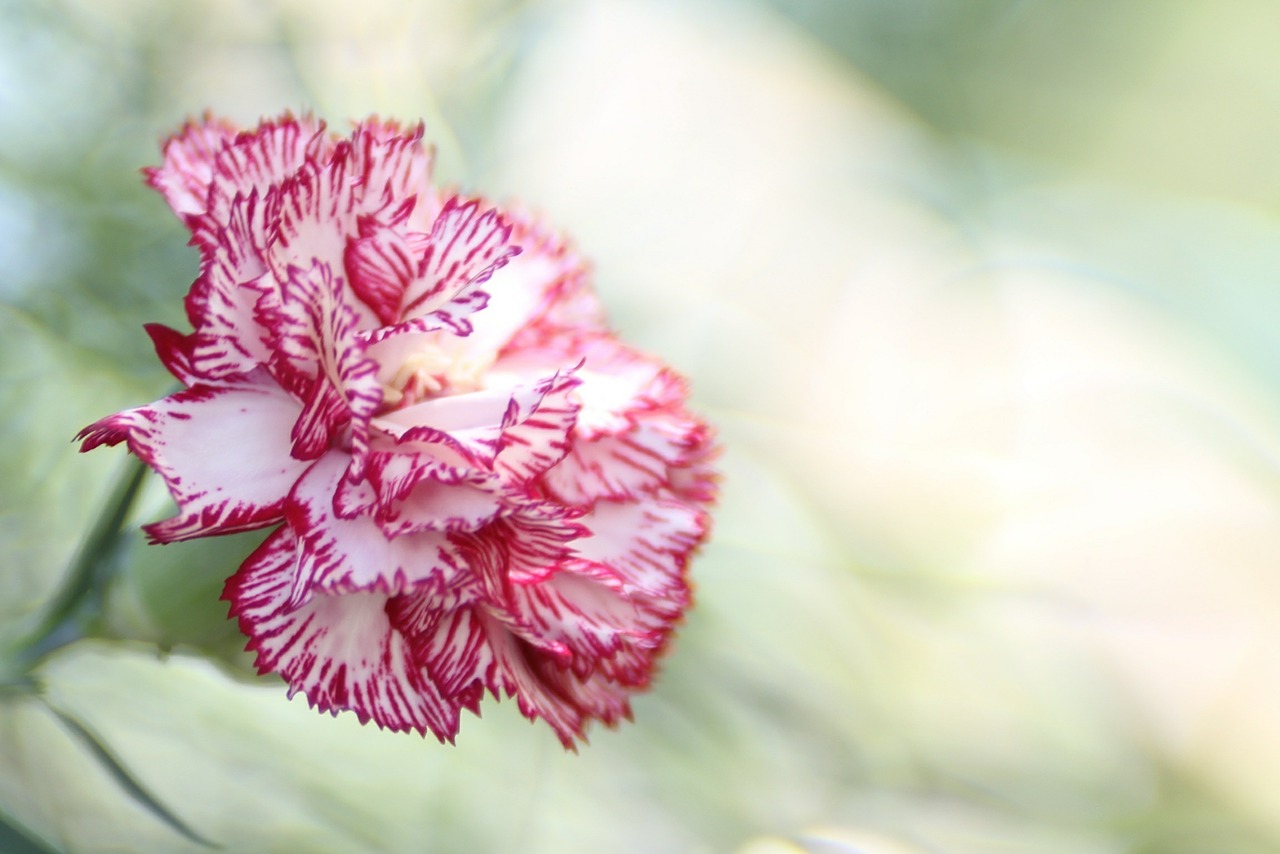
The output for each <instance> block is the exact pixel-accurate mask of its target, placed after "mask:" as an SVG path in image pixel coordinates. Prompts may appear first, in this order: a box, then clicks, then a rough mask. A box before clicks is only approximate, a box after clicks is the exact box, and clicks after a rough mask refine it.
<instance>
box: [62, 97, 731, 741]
mask: <svg viewBox="0 0 1280 854" xmlns="http://www.w3.org/2000/svg"><path fill="white" fill-rule="evenodd" d="M430 173H431V154H430V151H429V150H428V149H427V148H426V147H425V146H424V145H423V143H422V128H421V127H420V126H418V127H414V128H402V127H400V126H399V125H396V124H394V123H392V122H385V121H379V120H369V121H366V122H363V123H361V124H359V125H357V126H356V127H355V129H354V131H353V132H352V133H351V135H350V136H348V137H345V138H336V137H334V136H331V135H330V134H328V133H327V131H326V129H325V127H324V125H323V124H322V123H320V122H318V121H315V120H313V119H310V118H293V117H291V116H288V115H286V116H284V117H282V118H279V119H277V120H274V121H267V122H264V123H262V124H261V125H260V126H259V127H258V128H257V129H256V130H252V131H244V132H241V131H238V130H236V129H235V128H234V127H232V126H231V125H229V124H228V123H226V122H222V121H216V120H214V119H212V118H209V117H205V119H204V120H202V121H199V122H193V123H189V124H188V125H186V126H185V127H184V128H183V129H182V130H181V131H180V132H179V133H178V134H177V135H176V136H174V137H173V138H172V139H170V140H169V141H168V143H167V144H166V145H165V149H164V162H163V164H162V165H161V166H159V167H156V168H154V169H151V170H148V172H147V178H148V181H149V183H150V184H151V186H153V187H154V188H155V189H157V190H158V191H159V192H160V193H161V194H162V195H163V196H164V198H165V200H166V201H167V202H168V204H169V206H170V207H171V208H172V209H173V211H174V213H175V214H177V215H178V216H179V217H180V218H181V219H182V220H183V222H184V223H185V224H186V225H187V227H188V228H189V229H190V231H191V234H192V242H193V243H194V244H195V246H196V247H197V248H198V249H199V251H200V256H201V267H200V275H199V277H198V278H197V279H196V281H195V282H194V284H193V285H192V287H191V291H190V293H189V294H188V295H187V299H186V309H187V315H188V318H189V320H190V322H191V325H192V327H193V331H192V332H191V333H188V334H183V333H181V332H177V331H175V330H173V329H169V328H167V327H163V326H151V327H148V332H149V333H150V335H151V338H152V340H153V341H154V343H155V347H156V352H157V354H158V355H159V357H160V359H161V360H162V361H163V363H164V364H165V366H166V367H167V368H168V369H169V371H170V372H172V373H173V375H174V376H175V377H177V378H178V379H179V380H180V381H181V382H182V383H183V385H184V386H185V388H184V389H183V390H181V391H179V392H177V393H175V394H173V395H170V396H169V397H167V398H164V399H163V400H160V401H157V402H156V403H153V404H151V405H149V406H142V407H138V408H136V409H130V410H126V411H124V412H120V413H117V414H115V415H111V416H108V417H107V418H104V419H102V420H101V421H98V422H97V423H95V424H93V425H91V426H90V427H88V428H86V429H85V430H84V431H83V433H82V434H81V438H82V439H83V440H84V444H83V449H84V450H89V449H92V448H94V447H97V446H99V445H103V444H108V445H113V444H116V443H118V442H121V441H123V442H126V443H127V444H128V447H129V449H130V450H131V451H132V452H133V453H134V454H136V455H137V456H138V457H140V458H141V459H142V460H144V461H145V462H146V463H147V464H148V465H149V466H151V467H152V468H153V469H155V471H156V472H158V473H159V474H160V475H161V476H162V477H163V478H164V479H165V482H166V483H167V485H168V487H169V490H170V492H171V493H172V495H173V497H174V499H175V500H176V502H177V504H178V508H179V512H178V514H177V515H176V516H175V517H174V518H172V519H168V520H165V521H162V522H158V523H155V524H153V525H150V526H148V527H147V531H148V533H149V534H150V536H151V537H152V539H153V540H154V541H156V542H162V543H167V542H175V541H178V540H185V539H190V538H193V537H202V536H208V535H214V534H225V533H230V532H234V531H244V530H250V529H256V528H264V527H271V526H275V530H274V531H273V532H272V533H271V534H270V535H269V536H268V537H267V539H266V540H265V542H263V544H262V546H261V547H260V548H258V549H257V550H256V551H255V552H254V553H253V554H252V555H250V556H249V557H248V558H247V559H246V560H245V562H244V564H243V565H242V566H241V567H240V569H239V571H238V572H236V574H235V575H234V576H232V577H231V578H230V579H229V580H228V582H227V585H226V590H225V593H224V597H225V598H226V599H227V600H229V601H230V605H231V613H232V615H233V616H234V617H236V618H237V619H238V620H239V624H240V627H241V629H242V631H243V632H244V633H245V634H246V635H247V636H248V638H249V642H248V647H249V649H251V650H252V651H254V652H255V653H256V655H257V666H258V668H259V670H260V671H261V672H264V673H265V672H269V671H274V672H277V673H279V674H280V675H281V676H283V677H284V679H285V680H286V681H287V682H288V683H289V686H290V693H291V694H292V693H295V692H302V693H303V694H305V695H306V697H307V699H308V700H309V701H310V702H311V704H312V705H313V706H315V707H316V708H318V709H320V710H323V711H329V712H332V713H334V714H336V713H337V712H339V711H342V710H350V711H353V712H355V714H356V715H357V716H358V717H359V718H360V720H361V721H368V720H372V721H374V722H376V723H377V724H378V725H379V726H382V727H386V728H388V729H392V730H417V731H418V732H421V733H424V734H425V733H426V732H431V733H433V734H435V735H436V736H437V737H439V738H440V739H441V740H446V739H448V740H452V739H453V737H454V735H455V734H456V732H457V730H458V725H459V714H460V711H461V710H462V709H464V708H465V709H469V710H471V711H473V712H477V713H478V709H479V703H480V701H481V699H482V697H483V695H484V694H485V693H491V694H493V695H494V696H495V697H496V696H502V695H506V696H514V697H515V698H516V700H517V702H518V703H519V706H520V709H521V711H522V712H523V713H524V714H525V715H527V716H528V717H530V718H542V719H543V720H545V721H546V722H547V723H549V724H550V725H551V726H552V728H553V729H554V730H555V731H556V733H557V735H558V736H559V737H560V739H561V740H562V741H563V742H564V744H565V745H566V746H570V747H571V746H572V745H573V744H574V742H575V739H577V738H580V737H582V736H583V734H584V727H585V726H586V724H587V723H588V722H590V721H591V720H599V721H603V722H604V723H606V724H612V723H614V722H616V721H618V720H619V719H620V718H623V717H627V716H629V714H630V709H629V705H628V699H629V697H630V695H631V694H632V693H633V692H635V691H636V690H639V689H643V688H644V687H646V686H647V685H648V684H649V682H650V679H651V678H652V675H653V672H654V665H655V661H656V659H657V658H658V656H659V655H660V654H661V652H662V651H663V649H664V647H665V645H666V644H667V641H668V640H669V638H670V636H671V632H672V630H673V627H674V626H675V624H676V623H677V621H678V620H679V618H680V617H681V615H682V613H683V611H684V610H685V608H686V607H687V606H688V605H689V601H690V593H689V584H688V580H687V564H688V561H689V559H690V555H691V554H692V552H693V550H694V549H695V548H696V547H697V546H698V545H699V544H700V543H701V542H702V540H703V539H704V538H705V536H706V533H707V527H708V516H707V510H708V507H709V505H710V503H711V502H712V500H713V499H714V495H715V477H714V474H713V472H712V470H711V467H710V461H711V458H712V456H713V454H714V445H713V441H712V436H711V432H710V430H709V429H708V427H707V426H706V425H705V424H704V423H703V422H702V421H700V420H699V419H698V418H697V417H695V416H693V415H691V414H690V413H689V412H688V411H687V410H686V409H685V406H684V401H685V397H686V387H685V383H684V381H683V380H682V379H681V378H680V377H679V376H677V375H676V374H674V373H673V372H672V371H670V370H669V369H668V368H666V367H664V366H663V365H662V364H661V363H659V362H658V361H656V360H654V359H652V358H650V357H648V356H645V355H643V354H641V353H639V352H637V351H635V350H633V349H631V348H629V347H627V346H626V345H625V344H623V343H621V342H620V341H618V340H617V339H616V338H615V337H614V336H613V334H612V333H611V332H610V331H609V329H608V327H607V326H606V324H605V320H604V313H603V311H602V309H601V306H600V304H599V302H598V301H597V299H596V297H595V296H594V294H593V293H592V290H591V288H590V284H589V279H588V271H587V268H586V266H585V264H584V262H583V261H582V259H581V258H579V257H578V255H577V254H576V253H575V252H574V251H573V250H572V249H571V248H570V247H569V246H568V245H567V244H566V243H565V242H564V241H563V240H561V239H560V238H559V237H558V236H557V235H556V234H555V233H554V232H552V231H550V230H548V229H546V228H545V227H544V226H542V225H541V224H540V223H538V222H537V221H535V220H534V219H532V218H530V217H528V216H526V215H524V214H523V213H520V212H518V211H510V210H500V209H498V208H496V207H494V206H492V205H490V204H488V203H487V202H485V201H484V200H483V199H479V198H469V197H466V196H462V195H457V194H451V193H445V192H441V191H439V190H437V189H436V188H435V187H433V186H432V185H431V183H430Z"/></svg>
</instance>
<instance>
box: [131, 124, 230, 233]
mask: <svg viewBox="0 0 1280 854" xmlns="http://www.w3.org/2000/svg"><path fill="white" fill-rule="evenodd" d="M235 136H236V130H235V128H234V127H232V126H231V124H230V123H229V122H226V121H223V120H221V119H215V118H214V117H213V116H212V115H211V114H209V113H205V115H204V116H203V117H202V118H201V120H200V121H198V122H197V121H188V122H187V123H186V124H184V125H183V126H182V129H181V130H180V131H178V133H176V134H174V135H173V136H172V137H170V138H169V139H168V140H167V141H166V142H165V144H164V162H163V163H162V164H161V165H160V166H157V167H153V168H150V169H144V170H143V174H144V175H146V177H147V183H148V184H150V185H151V186H152V187H153V188H155V189H156V190H158V191H159V192H160V195H162V196H164V200H165V201H166V202H168V204H169V207H170V208H171V209H172V210H173V212H174V213H175V214H177V215H178V216H179V218H182V217H185V216H186V215H188V214H202V213H204V211H205V208H206V207H207V203H208V199H209V182H210V179H211V178H212V175H213V168H214V160H215V159H216V158H217V156H218V153H219V152H221V151H222V150H223V149H224V148H226V147H227V146H228V145H230V144H231V142H232V140H234V139H235Z"/></svg>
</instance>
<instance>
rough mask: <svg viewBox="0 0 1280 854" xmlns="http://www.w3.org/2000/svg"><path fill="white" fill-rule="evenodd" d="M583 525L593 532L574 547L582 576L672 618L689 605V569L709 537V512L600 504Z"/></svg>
mask: <svg viewBox="0 0 1280 854" xmlns="http://www.w3.org/2000/svg"><path fill="white" fill-rule="evenodd" d="M578 522H579V524H581V525H582V526H583V527H585V528H586V529H587V531H588V534H587V536H585V537H583V538H582V539H580V540H577V541H575V542H574V544H573V549H574V551H575V552H576V554H577V557H578V559H579V560H580V561H581V562H582V563H581V565H579V567H578V569H579V571H581V572H583V573H585V574H588V575H591V576H593V577H595V578H596V579H598V580H599V581H601V582H602V583H604V584H606V585H609V586H612V587H614V588H615V589H617V590H619V591H621V592H624V593H628V594H632V593H640V594H644V595H646V596H650V597H652V598H653V600H654V602H655V603H660V605H661V607H662V609H663V610H664V611H666V612H668V613H676V612H678V611H680V610H682V609H683V608H684V607H685V606H686V605H688V603H689V588H688V584H687V582H686V581H685V569H686V567H687V566H688V562H689V558H690V557H691V556H692V554H693V550H694V549H695V548H696V547H697V545H698V543H699V542H701V541H702V538H703V537H704V536H705V534H706V528H707V517H706V514H705V513H703V512H702V511H701V510H699V509H697V508H695V507H691V506H689V505H687V504H685V503H683V502H681V501H661V500H647V501H625V502H620V501H599V502H597V503H596V504H595V506H594V507H592V509H591V512H589V513H587V514H585V515H583V516H581V517H579V519H578Z"/></svg>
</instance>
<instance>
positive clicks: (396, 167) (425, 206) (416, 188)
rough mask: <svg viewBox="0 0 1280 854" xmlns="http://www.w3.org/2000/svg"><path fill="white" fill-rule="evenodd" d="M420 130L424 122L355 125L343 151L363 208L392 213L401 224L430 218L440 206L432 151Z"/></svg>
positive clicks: (373, 120) (374, 120) (367, 122)
mask: <svg viewBox="0 0 1280 854" xmlns="http://www.w3.org/2000/svg"><path fill="white" fill-rule="evenodd" d="M422 135H423V125H422V123H421V122H419V123H418V124H416V125H414V126H413V127H412V128H411V129H408V130H405V129H402V128H400V127H399V126H398V125H395V124H393V123H387V122H383V121H379V120H378V119H370V120H368V121H364V122H361V123H360V124H358V125H356V127H355V130H354V131H353V132H352V134H351V141H350V143H349V144H348V150H347V153H345V156H348V157H349V158H350V160H351V175H352V180H353V182H354V183H355V185H356V187H357V189H358V196H359V199H360V209H361V210H363V211H369V212H393V214H392V215H393V218H394V220H395V221H396V223H397V224H402V223H405V222H410V221H412V222H414V223H419V222H430V219H429V218H430V217H432V216H434V215H435V213H436V211H437V209H438V207H439V205H438V203H437V202H436V199H435V195H436V194H435V191H434V189H433V188H432V187H431V166H432V160H433V159H434V152H433V151H432V150H431V149H430V148H428V147H427V146H425V145H424V144H423V142H422ZM415 213H416V216H415Z"/></svg>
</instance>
